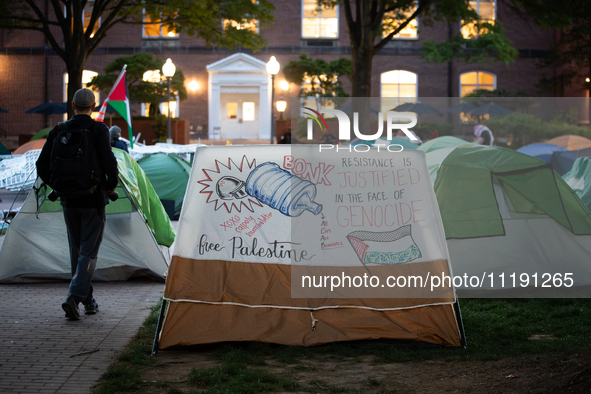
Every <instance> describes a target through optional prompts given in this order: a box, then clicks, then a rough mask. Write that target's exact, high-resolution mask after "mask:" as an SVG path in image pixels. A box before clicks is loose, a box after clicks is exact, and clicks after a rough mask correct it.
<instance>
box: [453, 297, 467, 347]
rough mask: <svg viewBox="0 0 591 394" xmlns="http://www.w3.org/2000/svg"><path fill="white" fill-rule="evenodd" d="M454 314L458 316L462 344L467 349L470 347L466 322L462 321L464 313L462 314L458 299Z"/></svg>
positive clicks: (455, 303)
mask: <svg viewBox="0 0 591 394" xmlns="http://www.w3.org/2000/svg"><path fill="white" fill-rule="evenodd" d="M454 312H455V315H456V322H457V323H458V328H459V329H460V344H461V346H462V347H463V348H464V349H466V348H467V347H468V342H467V341H466V332H465V331H464V322H463V320H462V313H461V312H460V302H459V300H458V298H457V297H456V302H454Z"/></svg>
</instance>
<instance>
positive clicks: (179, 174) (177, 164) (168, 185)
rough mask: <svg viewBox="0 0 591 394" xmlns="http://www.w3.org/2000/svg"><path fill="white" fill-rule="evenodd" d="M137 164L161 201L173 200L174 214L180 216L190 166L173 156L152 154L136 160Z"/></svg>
mask: <svg viewBox="0 0 591 394" xmlns="http://www.w3.org/2000/svg"><path fill="white" fill-rule="evenodd" d="M138 164H139V165H140V167H142V169H143V170H144V172H145V173H146V176H147V177H148V179H149V180H150V183H152V186H154V190H155V191H156V194H157V195H158V197H159V198H160V199H161V200H174V213H175V215H178V214H180V212H181V208H182V206H183V199H184V198H185V190H186V189H187V183H188V182H189V175H190V174H191V165H190V164H189V163H188V162H187V161H185V160H183V159H181V158H180V157H178V156H176V155H174V154H166V153H153V154H151V155H147V156H144V157H142V158H141V159H139V160H138Z"/></svg>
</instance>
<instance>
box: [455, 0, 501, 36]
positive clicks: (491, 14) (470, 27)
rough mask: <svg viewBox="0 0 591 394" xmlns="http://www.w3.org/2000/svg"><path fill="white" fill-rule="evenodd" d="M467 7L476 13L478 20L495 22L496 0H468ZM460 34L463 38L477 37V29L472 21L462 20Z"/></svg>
mask: <svg viewBox="0 0 591 394" xmlns="http://www.w3.org/2000/svg"><path fill="white" fill-rule="evenodd" d="M469 7H470V8H472V9H473V10H474V11H476V13H477V14H478V17H479V18H480V22H488V23H491V24H493V23H495V19H496V0H470V2H469ZM462 36H463V37H464V38H465V39H471V38H477V37H478V29H477V28H476V26H475V25H474V23H472V22H468V23H463V22H462Z"/></svg>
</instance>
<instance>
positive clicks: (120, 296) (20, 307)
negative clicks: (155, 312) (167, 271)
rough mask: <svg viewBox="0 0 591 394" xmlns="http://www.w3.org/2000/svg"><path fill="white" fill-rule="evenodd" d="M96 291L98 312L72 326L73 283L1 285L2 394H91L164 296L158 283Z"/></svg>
mask: <svg viewBox="0 0 591 394" xmlns="http://www.w3.org/2000/svg"><path fill="white" fill-rule="evenodd" d="M93 286H94V289H95V290H94V295H95V298H96V300H97V302H98V303H99V305H100V308H99V312H98V313H97V314H96V315H84V314H83V315H82V319H81V320H79V321H68V320H66V319H65V317H64V316H65V314H64V312H63V311H62V309H61V303H62V302H63V301H64V299H65V296H66V294H67V291H68V283H66V282H62V283H43V284H27V285H20V284H19V285H0V393H60V394H62V393H75V394H80V393H88V392H89V391H90V390H91V388H92V387H93V386H94V385H96V383H97V380H98V379H99V378H100V376H101V375H102V374H103V373H104V372H105V371H106V370H107V367H108V366H109V364H110V363H111V362H112V361H113V360H114V358H115V357H116V356H117V355H118V354H119V353H121V351H122V350H123V349H124V347H125V346H126V345H127V344H128V343H129V341H130V340H131V338H132V337H133V336H134V335H135V334H136V332H137V330H138V328H139V327H140V326H141V324H142V323H143V321H144V320H145V318H146V317H147V316H148V314H149V312H150V311H149V307H150V306H153V305H154V304H156V302H157V301H158V299H159V298H160V297H161V296H162V291H163V290H164V284H163V283H158V282H137V281H132V282H108V283H101V282H97V283H96V284H93ZM97 349H98V351H95V350H97ZM93 351H95V352H93ZM86 352H89V353H86Z"/></svg>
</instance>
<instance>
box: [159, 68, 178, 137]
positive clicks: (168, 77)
mask: <svg viewBox="0 0 591 394" xmlns="http://www.w3.org/2000/svg"><path fill="white" fill-rule="evenodd" d="M175 71H176V67H175V65H174V63H173V62H172V60H170V58H168V59H167V60H166V63H164V65H163V66H162V74H164V76H165V77H166V81H167V82H168V102H167V104H166V108H167V112H168V126H167V128H166V143H168V144H172V137H171V135H170V134H171V133H170V112H171V111H170V81H171V80H172V77H173V75H174V72H175Z"/></svg>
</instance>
